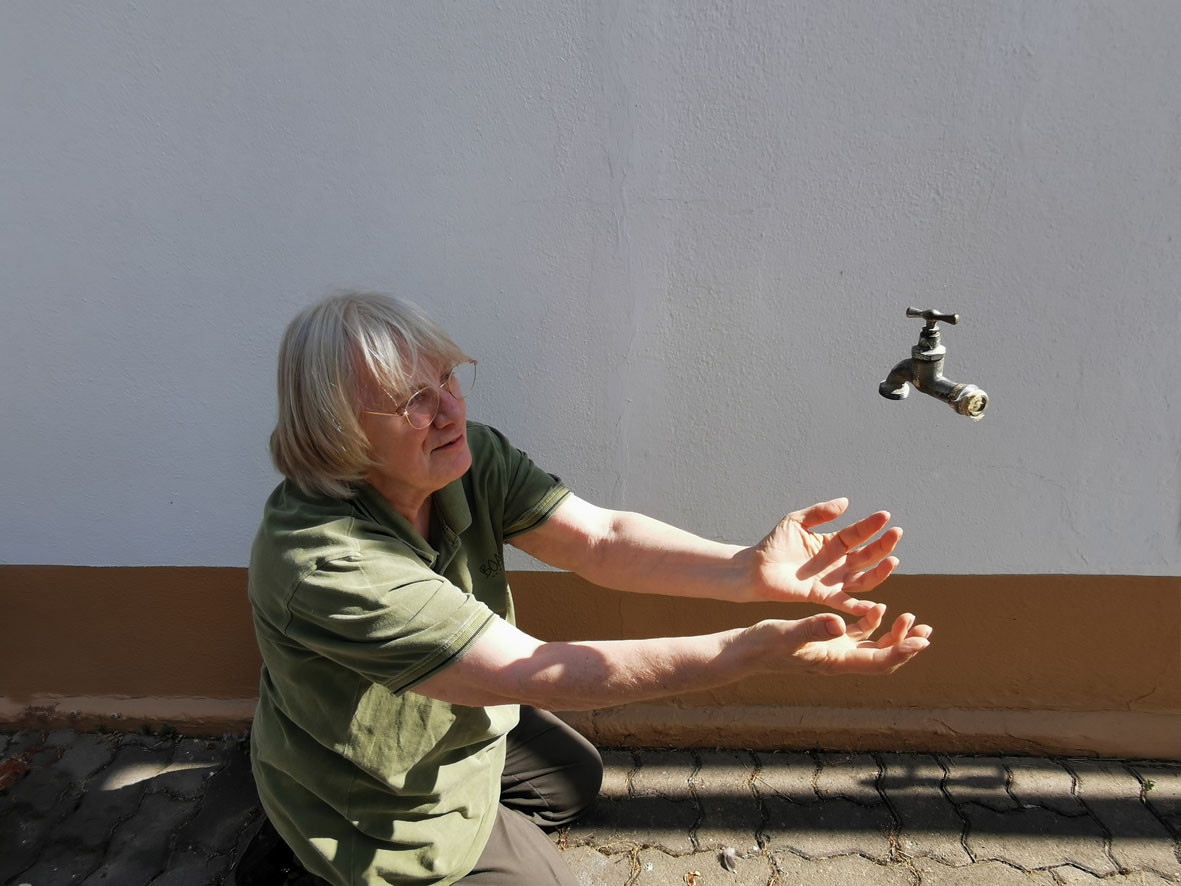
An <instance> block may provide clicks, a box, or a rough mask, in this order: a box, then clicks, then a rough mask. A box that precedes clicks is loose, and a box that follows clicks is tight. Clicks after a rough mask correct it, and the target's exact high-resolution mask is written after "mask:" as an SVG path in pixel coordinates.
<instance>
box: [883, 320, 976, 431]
mask: <svg viewBox="0 0 1181 886" xmlns="http://www.w3.org/2000/svg"><path fill="white" fill-rule="evenodd" d="M906 316H907V317H910V318H912V319H920V320H925V321H926V325H925V326H923V330H922V332H920V333H919V343H918V344H917V345H915V346H914V347H913V348H911V349H910V357H909V358H907V359H906V360H903V361H902V362H900V363H899V364H898V365H896V366H895V367H894V368H893V369H891V370H890V373H889V375H887V376H886V378H885V380H884V381H882V383H881V384H879V385H878V393H879V394H881V395H882V396H883V397H885V398H887V399H889V400H905V399H906V397H907V396H909V394H910V385H914V386H915V387H916V388H918V389H919V390H920V391H922V392H923V393H924V394H928V395H930V396H932V397H935V398H936V399H939V400H942V401H943V402H945V403H947V404H948V405H949V406H951V408H952V409H954V410H955V411H956V412H958V413H959V414H960V415H966V416H968V417H969V418H971V419H972V420H973V421H980V419H982V418H984V410H985V408H986V407H987V406H988V394H986V393H985V392H984V391H982V390H980V388H978V387H976V385H968V384H957V383H956V382H953V381H951V380H949V379H947V378H944V376H943V358H944V357H945V356H946V355H947V348H945V347H944V346H943V344H942V343H941V342H940V334H939V323H940V322H943V323H950V324H951V325H953V326H954V325H955V324H957V323H959V320H960V315H959V314H947V313H944V312H941V311H935V310H932V309H930V308H928V309H926V310H919V309H918V308H907V309H906Z"/></svg>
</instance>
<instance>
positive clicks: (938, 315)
mask: <svg viewBox="0 0 1181 886" xmlns="http://www.w3.org/2000/svg"><path fill="white" fill-rule="evenodd" d="M906 316H907V317H912V318H915V319H919V320H926V321H927V328H928V329H930V328H932V327H934V325H935V324H936V323H938V322H939V321H941V320H942V321H943V322H944V323H950V324H951V325H952V326H955V324H957V323H959V322H960V315H959V314H945V313H943V312H942V311H936V310H934V309H933V308H927V309H926V310H925V311H921V310H919V309H918V308H907V309H906Z"/></svg>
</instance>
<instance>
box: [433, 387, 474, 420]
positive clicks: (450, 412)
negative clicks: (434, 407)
mask: <svg viewBox="0 0 1181 886" xmlns="http://www.w3.org/2000/svg"><path fill="white" fill-rule="evenodd" d="M466 408H467V407H466V406H465V405H464V402H463V398H462V397H456V396H455V395H454V394H452V393H451V392H450V391H449V390H447V388H440V389H439V411H438V413H437V414H436V415H435V424H436V425H438V426H439V427H441V428H445V427H447V425H450V424H454V423H455V422H457V421H462V420H463V418H464V415H465V413H464V410H465V409H466Z"/></svg>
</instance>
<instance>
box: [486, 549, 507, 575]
mask: <svg viewBox="0 0 1181 886" xmlns="http://www.w3.org/2000/svg"><path fill="white" fill-rule="evenodd" d="M502 572H504V554H497V555H496V556H495V557H493V558H492V559H491V560H489V561H488V562H487V563H485V564H484V565H483V566H481V567H480V574H481V575H483V576H484V578H492V576H494V575H499V574H500V573H502Z"/></svg>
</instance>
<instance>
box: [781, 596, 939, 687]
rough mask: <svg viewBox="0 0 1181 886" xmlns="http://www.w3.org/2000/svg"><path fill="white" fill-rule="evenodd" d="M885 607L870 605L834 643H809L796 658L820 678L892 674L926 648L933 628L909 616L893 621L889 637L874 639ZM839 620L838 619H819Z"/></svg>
mask: <svg viewBox="0 0 1181 886" xmlns="http://www.w3.org/2000/svg"><path fill="white" fill-rule="evenodd" d="M885 612H886V607H885V606H882V605H881V604H880V603H879V604H877V605H871V606H870V609H869V611H868V612H867V613H866V614H865V615H863V616H862V617H861V618H860V619H859V620H858V621H857V622H856V623H855V624H852V625H848V626H847V627H845V628H844V632H843V633H842V634H841V635H840V636H837V637H833V638H832V639H824V640H810V641H808V642H805V643H803V644H802V645H801V646H799V647H798V648H797V649H796V651H795V658H796V660H797V661H799V662H800V663H802V664H804V665H806V666H807V667H808V669H809V670H811V671H813V672H814V673H818V674H866V675H869V674H889V673H893V672H894V671H896V670H897V669H898V668H900V667H902V665H904V664H906V662H908V661H910V659H912V658H913V657H914V656H915V655H917V654H918V653H920V652H922V651H923V650H924V649H926V648H927V645H928V644H929V642H930V638H931V627H930V625H921V624H915V618H914V616H913V615H912V614H911V613H909V612H907V613H904V614H903V615H900V616H898V618H896V619H895V620H894V624H893V625H892V626H891V628H890V630H889V632H888V633H886V634H883V635H882V636H881V637H880V638H879V639H877V640H874V639H872V635H873V633H874V632H875V631H876V630H877V629H878V627H879V626H880V625H881V623H882V616H883V615H885ZM818 617H819V618H829V619H838V618H839V616H837V615H830V616H818Z"/></svg>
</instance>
